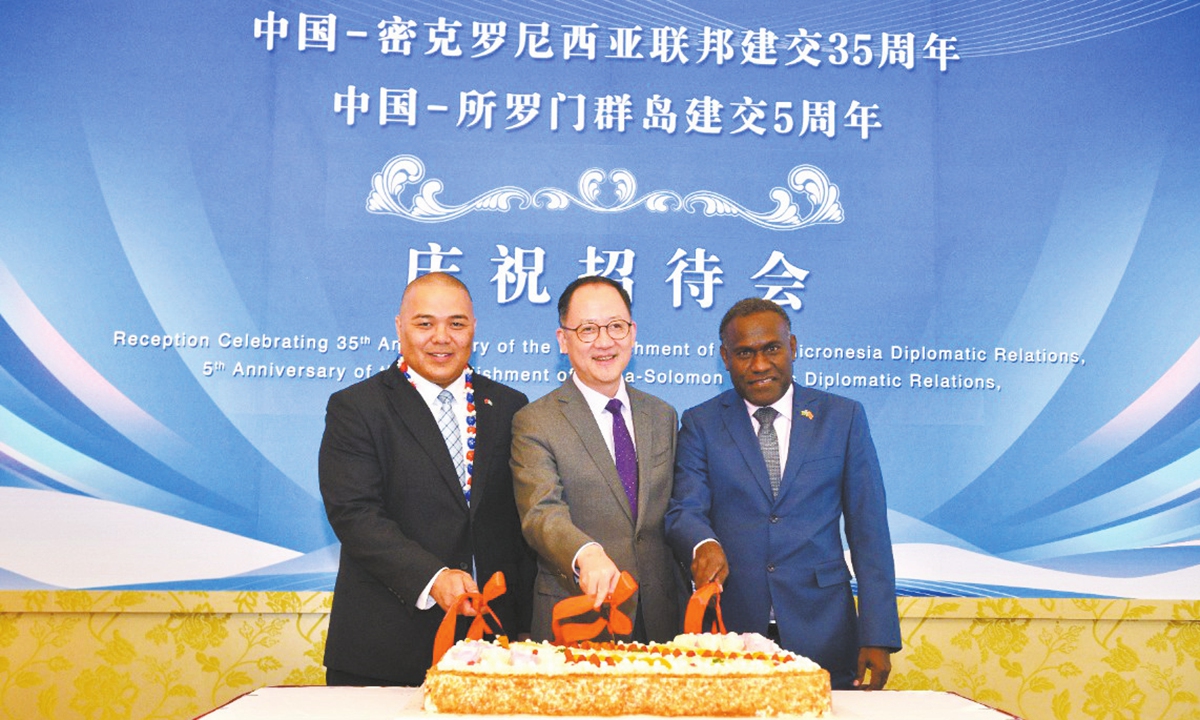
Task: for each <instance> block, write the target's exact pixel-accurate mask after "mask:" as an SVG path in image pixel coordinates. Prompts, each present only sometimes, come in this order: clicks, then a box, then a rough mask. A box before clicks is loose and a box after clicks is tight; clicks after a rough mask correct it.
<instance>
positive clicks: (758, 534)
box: [666, 385, 900, 688]
mask: <svg viewBox="0 0 1200 720" xmlns="http://www.w3.org/2000/svg"><path fill="white" fill-rule="evenodd" d="M794 387H795V392H794V398H793V402H794V405H793V411H792V432H791V436H790V438H791V439H790V445H789V450H788V459H787V466H786V467H785V468H784V469H783V475H782V479H781V483H780V489H779V495H778V497H772V495H771V485H770V481H769V479H768V477H767V466H766V462H765V461H764V460H763V457H762V451H761V450H760V449H759V446H758V438H757V437H756V435H755V433H754V428H753V425H752V423H751V421H750V415H749V413H748V412H747V410H746V405H745V402H744V401H743V400H742V398H741V397H740V396H739V395H738V394H737V391H735V390H729V391H727V392H725V393H722V394H721V395H718V396H717V397H715V398H713V399H712V400H709V401H708V402H705V403H703V404H701V405H698V406H696V407H694V408H692V409H690V410H688V411H687V412H685V413H684V414H683V428H682V429H681V430H680V433H679V439H678V442H677V445H676V455H675V488H674V491H673V493H672V498H671V504H670V508H669V510H668V511H667V516H666V529H667V538H668V541H669V542H670V543H671V547H672V550H673V551H674V553H675V555H676V557H677V559H678V560H679V561H680V562H681V563H683V564H684V565H685V566H690V564H691V560H692V551H693V548H694V547H695V546H696V544H697V543H699V542H700V541H702V540H704V539H706V538H715V539H716V540H717V541H719V542H720V543H721V546H722V548H723V549H724V551H725V555H726V558H727V559H728V561H729V577H728V579H727V580H726V581H725V585H724V592H723V594H722V596H721V609H722V611H723V615H724V620H725V624H726V627H727V628H728V629H729V630H730V631H734V632H758V633H765V632H766V630H767V623H768V621H769V617H770V611H771V608H772V607H774V609H775V616H776V620H777V622H778V624H779V633H780V641H781V644H782V645H783V646H784V647H785V648H787V649H789V650H792V651H794V652H798V653H801V654H803V655H805V656H807V657H809V658H812V659H813V660H815V661H816V662H818V663H820V665H821V666H822V667H824V668H825V669H826V670H829V672H830V675H831V676H832V680H833V684H834V687H843V688H844V687H849V686H850V684H851V683H852V681H853V679H854V676H855V673H856V669H857V661H858V648H859V647H861V646H879V647H886V648H892V649H899V647H900V623H899V618H898V614H897V611H896V580H895V570H894V566H893V561H892V546H891V536H890V534H889V532H888V523H887V503H886V500H885V498H884V489H883V478H882V475H881V473H880V469H879V460H878V458H877V456H876V454H875V445H874V443H873V442H872V441H871V432H870V430H869V429H868V427H867V418H866V413H865V412H864V410H863V407H862V404H861V403H858V402H856V401H853V400H850V399H847V398H844V397H840V396H838V395H833V394H830V393H827V392H822V391H820V390H814V389H811V388H804V387H801V386H799V385H795V386H794ZM843 519H844V521H845V532H846V542H847V544H848V545H849V548H850V555H851V562H852V564H853V566H854V577H855V578H856V579H857V581H858V609H857V612H856V608H855V603H854V597H853V594H852V592H851V588H850V579H851V574H850V570H849V568H848V567H847V566H846V561H845V555H844V551H843V544H842V533H841V530H840V523H841V521H842V520H843Z"/></svg>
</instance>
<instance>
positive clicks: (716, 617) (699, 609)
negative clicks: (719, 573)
mask: <svg viewBox="0 0 1200 720" xmlns="http://www.w3.org/2000/svg"><path fill="white" fill-rule="evenodd" d="M710 606H711V607H712V608H713V610H714V613H713V622H712V625H711V626H710V629H708V630H705V629H704V616H705V614H707V612H708V608H709V607H710ZM683 631H684V632H685V633H704V632H710V633H714V632H719V633H722V634H724V633H725V620H723V619H722V618H721V586H720V585H718V584H717V583H716V582H710V583H707V584H705V585H702V586H700V587H698V588H696V592H694V593H692V596H691V597H690V598H688V604H687V614H685V615H684V617H683Z"/></svg>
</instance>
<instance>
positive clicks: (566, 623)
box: [550, 570, 638, 645]
mask: <svg viewBox="0 0 1200 720" xmlns="http://www.w3.org/2000/svg"><path fill="white" fill-rule="evenodd" d="M637 588H638V584H637V581H636V580H634V579H633V576H632V575H630V574H629V573H628V572H625V571H624V570H622V571H621V577H620V578H618V579H617V589H616V590H613V593H612V595H609V596H608V598H607V599H606V600H605V601H604V602H605V604H606V605H608V612H607V613H605V612H604V608H603V607H601V609H600V613H599V615H600V616H599V617H597V618H596V619H595V620H592V621H590V622H588V621H586V620H577V621H574V622H570V619H571V618H576V617H580V616H584V617H586V616H587V615H588V614H589V613H591V614H595V613H596V607H595V603H594V602H593V601H592V599H591V598H590V597H588V596H587V595H576V596H575V597H569V598H567V599H566V600H560V601H558V603H557V604H555V606H554V611H553V614H552V616H551V623H550V626H551V628H552V629H553V630H554V642H555V643H556V644H559V645H573V644H575V643H579V642H583V641H585V640H594V639H596V638H597V637H599V636H600V635H601V634H602V633H604V632H605V631H607V632H608V634H609V635H610V636H612V637H614V638H615V637H616V636H617V635H629V634H630V633H632V632H633V620H632V619H630V617H629V616H628V615H626V614H625V613H623V612H621V609H620V606H621V604H622V603H624V602H625V601H626V600H628V599H629V598H631V597H633V594H634V593H635V592H637ZM606 616H607V617H606Z"/></svg>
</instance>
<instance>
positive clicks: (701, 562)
mask: <svg viewBox="0 0 1200 720" xmlns="http://www.w3.org/2000/svg"><path fill="white" fill-rule="evenodd" d="M727 577H729V562H728V561H726V559H725V551H724V550H723V549H721V543H719V542H717V541H716V540H706V541H705V542H702V543H700V545H699V546H698V547H697V548H696V553H695V556H694V557H693V558H692V582H694V583H695V584H696V587H700V586H701V585H707V584H708V583H710V582H712V581H714V580H716V581H717V584H718V585H724V584H725V578H727Z"/></svg>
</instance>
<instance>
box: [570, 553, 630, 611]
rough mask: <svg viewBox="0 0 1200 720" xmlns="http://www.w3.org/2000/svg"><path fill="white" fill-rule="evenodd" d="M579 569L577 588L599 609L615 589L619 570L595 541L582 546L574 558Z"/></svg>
mask: <svg viewBox="0 0 1200 720" xmlns="http://www.w3.org/2000/svg"><path fill="white" fill-rule="evenodd" d="M575 565H576V566H577V567H578V569H579V588H580V589H581V590H583V594H584V595H587V596H588V597H590V598H591V599H592V604H593V606H594V607H595V608H596V609H597V610H599V609H600V606H601V605H603V604H604V601H605V600H607V599H608V596H609V595H612V593H613V591H614V590H616V589H617V581H618V580H619V579H620V578H621V571H620V570H618V569H617V565H616V563H614V562H613V561H612V560H611V559H610V558H609V557H608V553H606V552H604V548H602V547H600V546H599V545H596V544H595V543H593V544H591V545H588V546H586V547H584V548H583V549H582V550H580V551H579V556H578V557H577V558H575Z"/></svg>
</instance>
